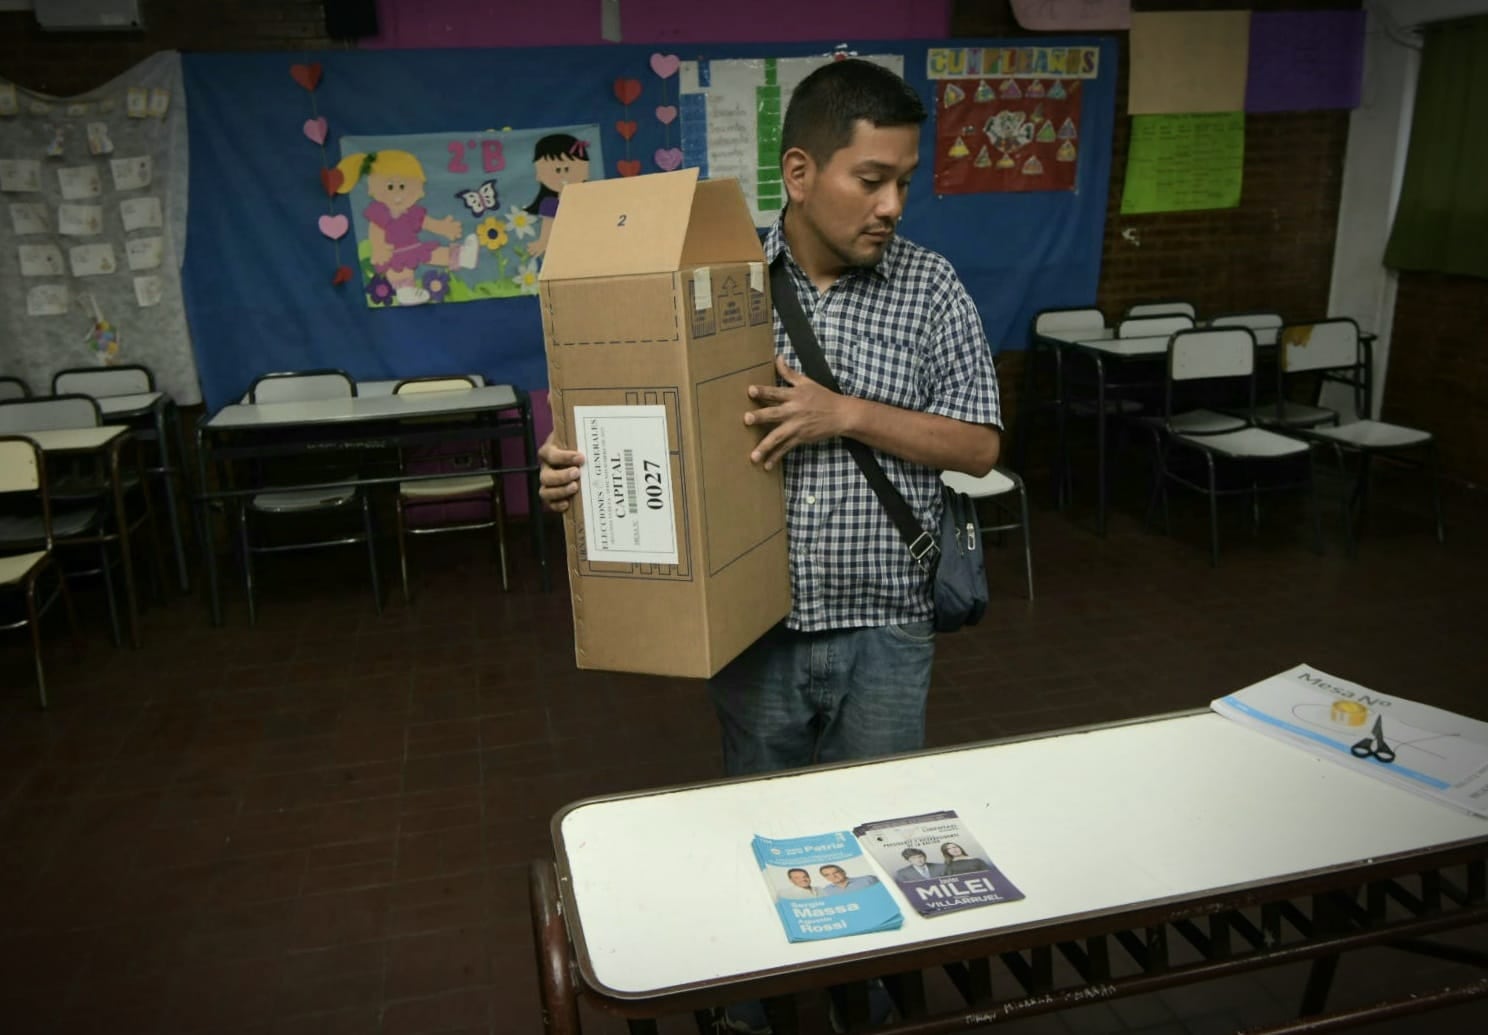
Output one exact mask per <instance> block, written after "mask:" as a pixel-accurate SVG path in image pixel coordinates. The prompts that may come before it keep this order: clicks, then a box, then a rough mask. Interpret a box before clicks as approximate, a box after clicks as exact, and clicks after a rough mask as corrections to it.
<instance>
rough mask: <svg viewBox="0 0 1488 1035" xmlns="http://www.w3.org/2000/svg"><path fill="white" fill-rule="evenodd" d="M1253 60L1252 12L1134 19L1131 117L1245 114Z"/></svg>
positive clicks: (1135, 16) (1129, 97)
mask: <svg viewBox="0 0 1488 1035" xmlns="http://www.w3.org/2000/svg"><path fill="white" fill-rule="evenodd" d="M1249 56H1250V12H1249V11H1162V12H1153V13H1146V14H1144V13H1136V14H1133V15H1132V16H1131V72H1130V77H1131V78H1130V84H1131V85H1130V88H1129V92H1128V95H1127V112H1128V113H1129V114H1131V115H1169V114H1182V113H1189V112H1209V111H1242V110H1243V109H1244V107H1245V71H1246V66H1247V64H1248V62H1249V59H1250V57H1249Z"/></svg>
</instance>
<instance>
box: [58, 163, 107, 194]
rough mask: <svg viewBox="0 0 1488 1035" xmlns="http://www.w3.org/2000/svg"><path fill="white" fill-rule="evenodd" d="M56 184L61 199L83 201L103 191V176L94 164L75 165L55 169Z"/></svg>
mask: <svg viewBox="0 0 1488 1035" xmlns="http://www.w3.org/2000/svg"><path fill="white" fill-rule="evenodd" d="M57 184H58V186H59V187H60V188H61V189H62V200H63V201H83V200H85V199H87V198H96V197H98V196H99V195H101V194H102V193H103V178H102V177H101V176H99V175H98V166H96V165H76V166H72V167H71V168H67V169H58V170H57Z"/></svg>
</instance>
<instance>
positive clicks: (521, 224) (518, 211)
mask: <svg viewBox="0 0 1488 1035" xmlns="http://www.w3.org/2000/svg"><path fill="white" fill-rule="evenodd" d="M506 225H507V228H508V229H510V230H511V232H512V236H513V237H515V238H517V240H519V241H520V240H525V239H526V238H528V237H533V236H535V235H536V234H537V217H536V216H534V215H533V214H532V213H531V212H528V211H527V210H526V209H525V208H518V207H517V206H516V205H513V206H512V207H511V208H509V209H507V210H506Z"/></svg>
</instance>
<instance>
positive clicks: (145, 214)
mask: <svg viewBox="0 0 1488 1035" xmlns="http://www.w3.org/2000/svg"><path fill="white" fill-rule="evenodd" d="M119 217H120V218H121V219H123V220H124V230H125V232H126V233H127V232H129V231H132V230H150V229H153V228H155V227H159V226H164V225H165V220H164V219H163V218H162V217H161V214H160V199H159V198H157V197H154V196H151V197H148V198H128V199H126V200H124V201H121V202H119Z"/></svg>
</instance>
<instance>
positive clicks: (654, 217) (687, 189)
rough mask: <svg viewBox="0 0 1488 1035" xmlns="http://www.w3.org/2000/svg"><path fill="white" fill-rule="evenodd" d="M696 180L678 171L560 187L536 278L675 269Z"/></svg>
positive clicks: (692, 172)
mask: <svg viewBox="0 0 1488 1035" xmlns="http://www.w3.org/2000/svg"><path fill="white" fill-rule="evenodd" d="M697 178H698V171H697V170H696V169H679V170H677V171H676V172H669V173H653V174H651V175H649V176H629V177H621V178H619V179H614V180H593V181H589V182H585V183H571V184H569V185H568V186H567V187H564V188H563V194H562V196H561V197H560V198H559V202H558V214H557V215H556V216H554V217H553V232H552V234H551V235H550V236H549V237H548V248H547V254H546V256H545V257H544V259H543V268H542V278H541V279H543V280H572V279H576V278H579V277H613V276H625V275H628V274H633V273H667V272H670V271H672V270H675V269H677V267H678V265H679V264H680V263H681V260H682V245H683V241H684V240H685V239H686V237H687V223H688V217H689V216H690V214H691V212H692V205H693V194H694V192H695V191H696V190H697V188H698V182H697ZM737 189H738V188H737V186H736V187H735V190H737ZM741 203H742V202H741ZM745 219H746V220H747V219H748V213H747V212H746V213H745Z"/></svg>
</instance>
